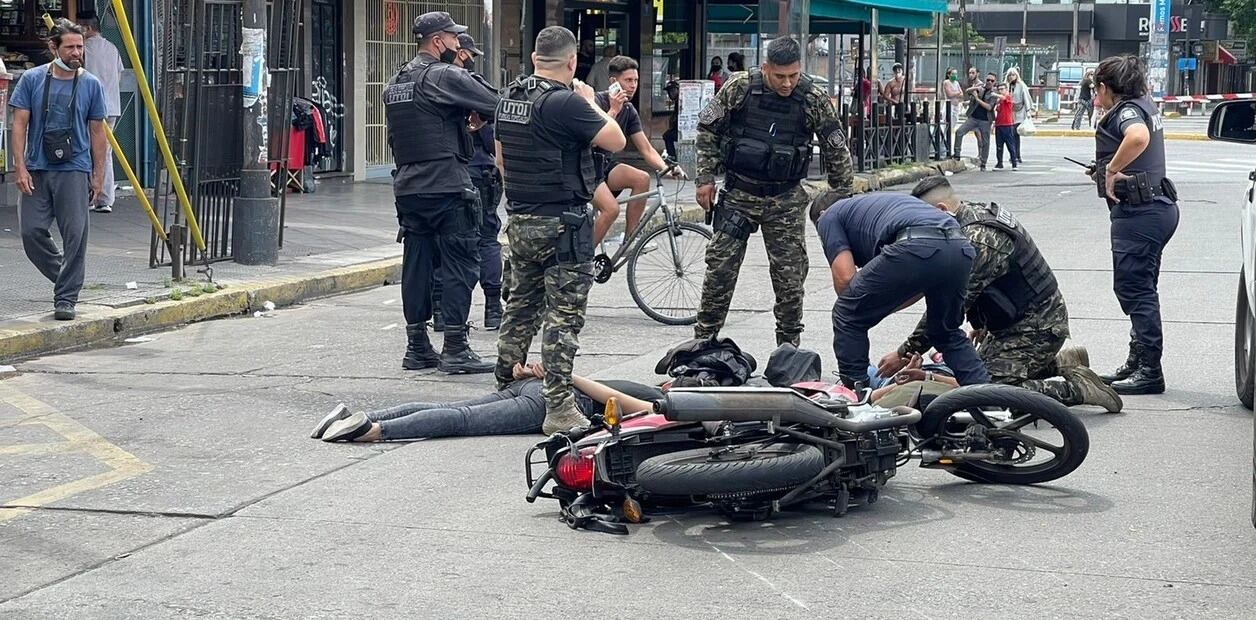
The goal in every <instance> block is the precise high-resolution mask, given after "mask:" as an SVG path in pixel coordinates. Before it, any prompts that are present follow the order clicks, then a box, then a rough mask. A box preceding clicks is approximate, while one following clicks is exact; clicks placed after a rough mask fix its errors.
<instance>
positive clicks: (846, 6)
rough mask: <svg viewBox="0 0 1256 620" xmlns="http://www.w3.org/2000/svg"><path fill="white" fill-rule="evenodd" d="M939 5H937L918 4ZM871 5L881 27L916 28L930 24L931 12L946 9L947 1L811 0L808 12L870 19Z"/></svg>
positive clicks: (835, 16) (866, 21)
mask: <svg viewBox="0 0 1256 620" xmlns="http://www.w3.org/2000/svg"><path fill="white" fill-rule="evenodd" d="M917 5H920V6H921V7H924V5H928V6H929V7H935V6H940V7H941V8H940V9H937V10H932V9H931V8H928V7H925V8H918V6H917ZM872 9H877V26H878V27H879V28H881V29H909V28H910V29H915V28H929V27H932V26H933V14H934V13H945V12H946V1H945V0H942V1H940V2H938V1H935V0H811V16H812V17H813V18H815V17H822V18H829V19H842V20H849V21H854V22H864V23H871V22H872Z"/></svg>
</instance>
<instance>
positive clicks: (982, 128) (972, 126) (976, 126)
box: [955, 116, 990, 166]
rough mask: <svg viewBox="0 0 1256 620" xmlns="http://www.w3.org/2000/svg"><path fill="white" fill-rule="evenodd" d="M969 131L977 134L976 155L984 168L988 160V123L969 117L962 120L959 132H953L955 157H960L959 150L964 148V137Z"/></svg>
mask: <svg viewBox="0 0 1256 620" xmlns="http://www.w3.org/2000/svg"><path fill="white" fill-rule="evenodd" d="M970 131H975V132H977V154H978V156H979V158H980V160H981V165H983V166H984V165H986V161H988V160H989V159H990V121H983V120H978V119H975V118H973V117H971V116H970V117H968V118H967V119H966V120H964V124H963V125H960V128H959V131H957V132H955V156H956V157H959V156H960V150H961V149H963V148H964V135H965V134H967V133H968V132H970Z"/></svg>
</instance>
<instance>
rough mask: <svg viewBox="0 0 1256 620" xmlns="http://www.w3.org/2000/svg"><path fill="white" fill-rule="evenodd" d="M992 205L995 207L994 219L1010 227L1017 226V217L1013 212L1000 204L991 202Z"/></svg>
mask: <svg viewBox="0 0 1256 620" xmlns="http://www.w3.org/2000/svg"><path fill="white" fill-rule="evenodd" d="M991 206H992V207H994V219H996V220H998V221H999V223H1000V224H1003V225H1004V226H1007V227H1008V228H1016V218H1014V217H1012V214H1011V213H1009V212H1008V211H1007V210H1006V209H1004V208H1003V207H1000V206H999V205H996V204H993V203H991Z"/></svg>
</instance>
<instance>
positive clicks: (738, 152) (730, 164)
mask: <svg viewBox="0 0 1256 620" xmlns="http://www.w3.org/2000/svg"><path fill="white" fill-rule="evenodd" d="M749 79H750V88H749V90H748V91H747V92H746V98H745V100H744V101H743V103H742V105H741V106H740V107H739V108H737V109H736V110H734V111H733V114H732V118H731V119H730V122H729V125H728V134H729V135H728V138H727V139H726V140H725V141H724V144H723V155H724V167H725V168H727V169H728V170H729V171H730V172H733V173H734V174H736V175H738V176H743V177H747V178H749V179H750V180H752V181H759V182H763V183H783V182H790V181H799V180H802V179H803V178H805V177H806V176H807V167H808V166H809V165H811V133H812V132H811V130H810V129H808V128H807V93H808V92H809V91H810V90H811V79H810V78H808V77H806V76H803V77H802V79H801V80H800V81H799V83H798V86H797V87H796V88H794V92H793V93H792V94H791V95H790V96H789V97H782V96H780V95H778V94H776V93H775V92H773V91H772V90H771V89H768V88H765V87H764V84H763V72H762V71H760V70H759V69H751V70H750V74H749Z"/></svg>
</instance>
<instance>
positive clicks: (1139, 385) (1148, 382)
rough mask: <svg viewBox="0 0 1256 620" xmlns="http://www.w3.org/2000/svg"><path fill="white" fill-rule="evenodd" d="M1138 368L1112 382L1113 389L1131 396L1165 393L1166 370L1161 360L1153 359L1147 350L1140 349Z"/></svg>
mask: <svg viewBox="0 0 1256 620" xmlns="http://www.w3.org/2000/svg"><path fill="white" fill-rule="evenodd" d="M1140 353H1141V355H1139V358H1140V359H1139V364H1138V368H1136V369H1134V372H1132V373H1130V375H1129V376H1128V377H1126V378H1124V379H1121V380H1120V381H1113V382H1112V384H1111V385H1112V389H1113V390H1114V391H1116V393H1117V394H1123V395H1125V396H1130V395H1134V394H1164V371H1163V370H1162V369H1161V368H1160V360H1155V361H1153V360H1151V359H1150V358H1149V356H1148V355H1147V354H1146V352H1142V351H1140Z"/></svg>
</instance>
